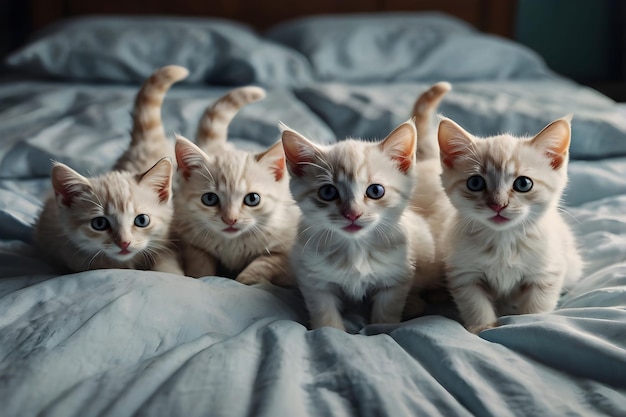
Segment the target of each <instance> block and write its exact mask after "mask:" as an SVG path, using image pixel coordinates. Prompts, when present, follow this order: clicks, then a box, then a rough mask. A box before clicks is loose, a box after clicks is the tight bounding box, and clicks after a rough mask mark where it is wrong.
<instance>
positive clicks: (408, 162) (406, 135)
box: [378, 120, 417, 174]
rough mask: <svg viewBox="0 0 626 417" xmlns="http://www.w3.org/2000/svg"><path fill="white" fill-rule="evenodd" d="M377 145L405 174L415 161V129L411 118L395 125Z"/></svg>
mask: <svg viewBox="0 0 626 417" xmlns="http://www.w3.org/2000/svg"><path fill="white" fill-rule="evenodd" d="M378 146H379V147H380V149H381V150H382V151H383V152H384V153H385V154H386V155H388V156H389V157H390V158H391V159H393V160H394V161H395V162H396V164H397V165H398V169H399V170H400V171H401V172H402V173H404V174H406V173H407V172H408V171H409V170H410V169H411V167H412V166H413V164H414V163H415V151H416V148H417V130H416V128H415V123H414V122H413V120H408V121H406V122H404V123H402V124H401V125H400V126H398V127H396V128H395V129H394V131H393V132H391V133H390V134H389V135H387V137H386V138H385V139H383V141H382V142H380V144H379V145H378Z"/></svg>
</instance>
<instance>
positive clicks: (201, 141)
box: [196, 86, 265, 148]
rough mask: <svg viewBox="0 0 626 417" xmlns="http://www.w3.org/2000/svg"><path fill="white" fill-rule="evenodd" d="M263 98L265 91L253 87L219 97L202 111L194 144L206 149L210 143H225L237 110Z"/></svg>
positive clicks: (232, 91)
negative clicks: (229, 126)
mask: <svg viewBox="0 0 626 417" xmlns="http://www.w3.org/2000/svg"><path fill="white" fill-rule="evenodd" d="M264 97H265V90H264V89H262V88H261V87H253V86H248V87H240V88H235V89H234V90H231V91H229V92H228V93H226V94H225V95H224V96H222V97H220V98H219V99H218V100H217V101H216V102H215V103H213V104H212V105H211V106H209V107H208V108H207V109H206V110H205V111H204V114H203V115H202V118H201V119H200V123H198V133H197V134H196V144H197V145H198V146H199V147H200V148H206V147H207V146H209V145H210V144H211V143H217V142H220V143H222V142H225V141H226V138H227V136H228V125H229V124H230V122H231V120H233V117H235V115H236V114H237V112H238V111H239V109H241V108H242V107H243V106H245V105H246V104H250V103H254V102H255V101H258V100H261V99H262V98H264Z"/></svg>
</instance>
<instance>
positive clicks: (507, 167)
mask: <svg viewBox="0 0 626 417" xmlns="http://www.w3.org/2000/svg"><path fill="white" fill-rule="evenodd" d="M570 121H571V117H565V118H562V119H558V120H556V121H554V122H552V123H550V124H549V125H548V126H546V127H545V128H544V129H543V130H542V131H541V132H539V133H538V134H537V135H536V136H535V137H533V138H516V137H513V136H511V135H500V136H494V137H489V138H477V137H474V136H472V135H471V134H469V133H468V132H466V131H465V130H464V129H463V128H462V127H460V126H459V125H458V124H456V123H455V122H453V121H452V120H450V119H446V118H444V119H442V120H441V123H440V124H439V132H438V138H439V147H440V150H441V163H442V167H443V173H442V176H441V178H442V182H443V186H444V188H445V190H446V193H447V194H448V196H449V197H450V201H451V202H452V204H454V206H455V207H456V208H457V209H458V211H459V215H460V216H462V217H463V218H465V219H468V220H473V221H476V222H479V223H481V224H483V225H485V226H487V227H489V228H491V229H494V230H504V229H508V228H511V227H514V226H518V225H524V224H532V223H533V222H535V221H536V220H537V219H538V218H539V217H541V216H542V215H543V213H545V212H546V210H548V209H549V208H551V207H555V206H556V205H557V204H558V201H559V199H560V197H561V194H562V192H563V189H564V188H565V185H566V183H567V161H568V149H569V143H570V130H571V129H570Z"/></svg>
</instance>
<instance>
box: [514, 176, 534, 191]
mask: <svg viewBox="0 0 626 417" xmlns="http://www.w3.org/2000/svg"><path fill="white" fill-rule="evenodd" d="M532 188H533V180H531V179H530V178H528V177H524V176H522V177H517V178H515V181H514V182H513V189H514V190H515V191H519V192H520V193H527V192H529V191H530V190H531V189H532Z"/></svg>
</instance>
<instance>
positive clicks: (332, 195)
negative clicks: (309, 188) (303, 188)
mask: <svg viewBox="0 0 626 417" xmlns="http://www.w3.org/2000/svg"><path fill="white" fill-rule="evenodd" d="M317 195H319V196H320V198H321V199H322V200H324V201H333V200H336V199H337V198H338V197H339V191H337V188H336V187H335V186H334V185H330V184H326V185H323V186H321V187H320V189H319V190H317Z"/></svg>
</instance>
